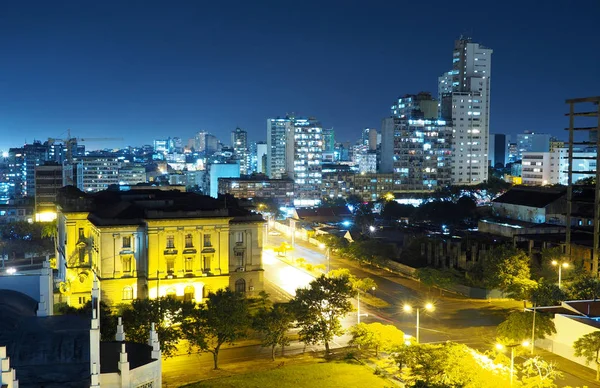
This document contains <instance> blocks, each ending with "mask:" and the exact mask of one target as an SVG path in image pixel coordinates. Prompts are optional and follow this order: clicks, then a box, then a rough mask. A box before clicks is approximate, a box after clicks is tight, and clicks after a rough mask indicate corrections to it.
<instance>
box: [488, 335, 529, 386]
mask: <svg viewBox="0 0 600 388" xmlns="http://www.w3.org/2000/svg"><path fill="white" fill-rule="evenodd" d="M517 346H523V347H524V348H526V347H528V346H529V341H523V342H522V343H520V344H512V345H502V344H496V349H498V350H503V349H504V348H510V386H511V387H512V385H513V374H514V372H515V348H516V347H517Z"/></svg>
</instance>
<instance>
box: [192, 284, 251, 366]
mask: <svg viewBox="0 0 600 388" xmlns="http://www.w3.org/2000/svg"><path fill="white" fill-rule="evenodd" d="M250 323H251V321H250V313H249V310H248V301H247V300H246V299H245V298H244V296H243V295H242V294H240V293H238V292H233V291H231V290H230V289H225V290H218V291H217V292H216V293H209V294H208V297H207V299H206V303H204V304H202V305H198V306H197V307H196V308H195V309H193V310H192V311H191V312H190V314H189V316H188V317H187V318H186V319H185V320H184V321H183V323H182V324H181V329H182V332H183V335H184V338H185V339H187V340H188V342H189V349H188V350H189V352H192V351H193V350H194V349H198V350H199V351H200V352H208V353H211V354H212V355H213V363H214V369H219V351H220V350H221V346H222V345H223V344H225V343H228V344H232V345H233V344H234V343H235V341H237V340H240V339H242V338H245V337H246V336H247V335H248V328H249V327H250Z"/></svg>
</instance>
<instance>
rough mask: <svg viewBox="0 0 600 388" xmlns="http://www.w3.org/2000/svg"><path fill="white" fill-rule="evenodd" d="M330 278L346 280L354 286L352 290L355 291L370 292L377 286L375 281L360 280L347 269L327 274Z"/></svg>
mask: <svg viewBox="0 0 600 388" xmlns="http://www.w3.org/2000/svg"><path fill="white" fill-rule="evenodd" d="M327 276H328V277H330V278H346V279H348V281H349V282H350V284H351V285H352V289H354V290H355V291H362V292H368V291H370V290H372V289H373V288H374V287H376V286H377V284H376V283H375V280H373V279H371V278H359V277H356V276H354V275H352V273H350V270H349V269H347V268H340V269H333V270H331V271H329V273H328V274H327Z"/></svg>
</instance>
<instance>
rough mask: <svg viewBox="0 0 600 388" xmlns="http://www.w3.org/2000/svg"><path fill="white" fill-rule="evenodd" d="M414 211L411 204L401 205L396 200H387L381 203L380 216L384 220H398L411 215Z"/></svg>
mask: <svg viewBox="0 0 600 388" xmlns="http://www.w3.org/2000/svg"><path fill="white" fill-rule="evenodd" d="M414 212H415V207H414V206H413V205H403V204H400V203H398V202H396V201H387V202H386V203H385V205H383V210H382V211H381V216H382V217H383V218H384V219H386V220H399V219H401V218H408V217H411V216H412V215H413V214H414Z"/></svg>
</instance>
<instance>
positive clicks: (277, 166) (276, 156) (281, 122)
mask: <svg viewBox="0 0 600 388" xmlns="http://www.w3.org/2000/svg"><path fill="white" fill-rule="evenodd" d="M293 170H294V121H293V119H291V118H289V117H285V118H280V117H278V118H276V119H268V120H267V175H268V176H269V178H271V179H281V178H282V177H283V176H285V175H290V174H291V173H290V171H291V172H292V173H293Z"/></svg>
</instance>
